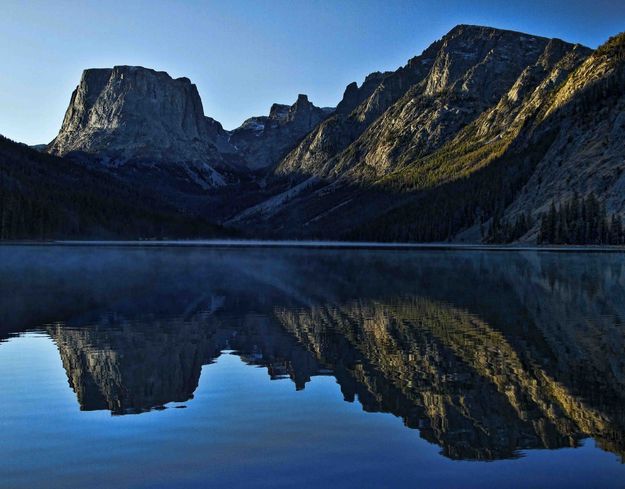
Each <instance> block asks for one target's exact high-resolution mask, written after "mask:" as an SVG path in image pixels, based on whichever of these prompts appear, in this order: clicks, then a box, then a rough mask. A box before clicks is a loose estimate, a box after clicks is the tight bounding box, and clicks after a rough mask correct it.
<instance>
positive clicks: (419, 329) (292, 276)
mask: <svg viewBox="0 0 625 489" xmlns="http://www.w3.org/2000/svg"><path fill="white" fill-rule="evenodd" d="M624 318H625V262H623V260H622V256H621V255H620V254H583V253H579V254H564V253H563V254H559V253H538V252H534V251H523V252H512V251H510V252H485V251H462V250H456V251H442V250H440V251H434V250H429V251H428V250H419V251H414V250H331V249H290V248H288V249H286V248H285V249H271V248H241V249H231V248H226V247H197V248H196V247H194V248H188V247H185V248H169V247H137V246H118V247H110V246H107V247H98V246H81V247H75V246H72V247H63V246H34V247H28V246H4V247H0V340H1V341H0V392H2V405H3V407H2V409H1V410H0V426H2V430H3V435H2V442H1V443H0V472H1V473H2V474H4V475H5V476H6V477H5V476H3V479H4V481H5V482H6V484H7V487H15V488H18V487H19V488H21V487H24V488H26V487H29V488H30V487H113V486H115V487H168V488H169V487H207V486H210V487H212V486H215V487H218V486H222V485H228V486H230V487H249V486H250V485H253V486H254V487H338V486H340V487H372V488H373V487H376V488H377V487H407V486H419V485H422V486H426V487H427V486H428V484H429V485H431V486H434V487H476V488H477V487H546V486H549V487H589V486H595V487H621V486H620V485H619V484H620V481H622V480H623V476H624V475H625V469H624V465H623V464H622V461H623V456H624V455H625V410H624V409H623V406H625V356H624V355H623V353H624V352H625V325H624V323H623V320H624ZM487 462H488V463H487ZM3 484H4V482H3Z"/></svg>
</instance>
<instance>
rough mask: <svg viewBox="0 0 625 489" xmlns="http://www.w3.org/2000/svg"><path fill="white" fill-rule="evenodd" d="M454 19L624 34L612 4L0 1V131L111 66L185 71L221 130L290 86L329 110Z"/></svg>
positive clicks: (56, 106) (56, 122)
mask: <svg viewBox="0 0 625 489" xmlns="http://www.w3.org/2000/svg"><path fill="white" fill-rule="evenodd" d="M457 24H479V25H488V26H492V27H498V28H502V29H513V30H517V31H522V32H527V33H530V34H535V35H542V36H547V37H558V38H561V39H564V40H566V41H570V42H579V43H581V44H585V45H586V46H590V47H593V48H594V47H597V46H598V45H599V44H601V43H602V42H604V41H605V40H606V39H607V38H609V37H610V36H612V35H614V34H617V33H618V32H620V31H623V30H625V0H543V1H537V0H526V1H516V0H498V1H494V0H490V1H487V0H473V1H460V0H431V1H420V0H412V1H408V0H353V1H350V0H308V1H304V0H247V1H245V0H221V1H210V0H206V1H192V0H186V1H183V0H168V1H158V0H150V1H134V0H125V1H115V0H109V1H90V0H82V1H78V0H76V1H66V0H47V1H44V0H40V1H34V0H32V1H28V0H0V63H1V65H2V70H1V71H0V134H3V135H4V136H7V137H9V138H11V139H14V140H17V141H20V142H24V143H27V144H40V143H47V142H49V141H51V140H52V139H53V138H54V137H55V136H56V134H57V132H58V130H59V128H60V125H61V122H62V120H63V115H64V113H65V110H66V109H67V105H68V103H69V99H70V96H71V93H72V91H73V90H74V88H75V87H76V85H77V84H78V81H79V80H80V75H81V72H82V70H83V69H86V68H95V67H99V68H101V67H111V66H114V65H140V66H145V67H148V68H154V69H157V70H162V71H167V72H168V73H169V74H170V75H171V76H172V77H174V78H177V77H180V76H186V77H188V78H190V79H191V81H192V82H193V83H195V84H196V85H197V87H198V90H199V92H200V96H201V97H202V102H203V104H204V112H205V114H206V115H208V116H210V117H213V118H215V119H217V120H218V121H220V122H221V123H222V124H223V126H224V127H225V128H226V129H233V128H235V127H237V126H239V125H240V124H241V122H243V120H245V119H246V118H248V117H250V116H253V115H264V114H267V113H268V112H269V107H270V106H271V104H272V103H274V102H277V103H285V104H286V103H288V104H292V103H293V102H294V101H295V99H296V98H297V95H298V94H299V93H305V94H307V95H308V96H309V99H310V100H311V102H313V103H314V104H315V105H318V106H334V105H336V104H337V103H338V102H339V100H340V99H341V96H342V94H343V91H344V90H345V87H346V86H347V85H348V84H349V83H350V82H352V81H356V82H358V83H359V84H360V83H362V81H363V79H364V77H365V76H366V75H367V74H368V73H371V72H373V71H384V70H395V69H397V68H398V67H399V66H401V65H403V64H405V63H406V61H407V60H408V59H409V58H411V57H413V56H415V55H417V54H420V53H421V52H422V51H423V50H424V49H425V48H426V47H427V46H428V45H429V44H431V43H432V42H433V41H435V40H437V39H439V38H441V37H442V36H443V35H444V34H445V33H446V32H448V31H449V30H450V29H451V28H452V27H453V26H455V25H457Z"/></svg>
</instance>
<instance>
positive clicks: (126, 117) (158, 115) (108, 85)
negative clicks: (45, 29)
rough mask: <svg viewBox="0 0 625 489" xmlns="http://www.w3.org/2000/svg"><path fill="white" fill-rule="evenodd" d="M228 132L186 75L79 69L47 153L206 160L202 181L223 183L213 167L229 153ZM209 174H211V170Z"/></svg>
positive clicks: (113, 160)
mask: <svg viewBox="0 0 625 489" xmlns="http://www.w3.org/2000/svg"><path fill="white" fill-rule="evenodd" d="M227 139H228V138H227V134H226V132H225V131H224V130H223V128H222V127H221V124H219V123H218V122H217V121H215V120H213V119H210V118H208V117H205V116H204V111H203V108H202V101H201V100H200V96H199V94H198V91H197V88H196V87H195V85H193V84H192V83H191V82H190V81H189V79H188V78H178V79H172V78H171V77H170V76H169V75H168V74H167V73H164V72H158V71H154V70H150V69H146V68H142V67H137V66H116V67H114V68H106V69H90V70H85V71H84V72H83V75H82V78H81V80H80V83H79V85H78V87H77V88H76V90H75V91H74V93H73V94H72V98H71V101H70V104H69V107H68V109H67V112H66V114H65V118H64V120H63V125H62V126H61V130H60V131H59V134H58V136H57V137H56V138H55V139H54V140H53V141H52V142H51V143H50V145H49V149H48V150H49V152H51V153H53V154H57V155H61V156H63V155H67V154H70V153H85V154H88V155H94V156H96V157H97V158H98V159H99V160H100V161H101V162H103V163H105V164H107V165H110V166H119V165H124V164H126V163H128V162H141V163H147V164H162V163H166V164H173V163H179V164H181V163H193V164H195V165H196V166H200V167H201V166H202V165H204V170H205V172H204V173H205V175H206V178H205V180H206V183H207V184H213V185H219V184H223V178H222V176H221V175H220V174H219V173H218V172H216V171H215V169H216V168H220V167H224V166H225V164H224V157H223V154H222V153H231V152H232V151H233V148H232V147H231V145H230V144H229V143H228V140H227ZM211 173H212V175H211Z"/></svg>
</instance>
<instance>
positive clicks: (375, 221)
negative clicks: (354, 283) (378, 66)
mask: <svg viewBox="0 0 625 489" xmlns="http://www.w3.org/2000/svg"><path fill="white" fill-rule="evenodd" d="M624 143H625V34H621V35H618V36H616V37H614V38H611V39H610V40H609V41H608V42H607V43H606V44H604V45H603V46H601V47H600V48H598V49H597V50H595V51H593V50H591V49H589V48H586V47H584V46H581V45H579V44H569V43H567V42H564V41H561V40H558V39H546V38H542V37H538V36H532V35H529V34H522V33H518V32H512V31H505V30H499V29H493V28H489V27H479V26H469V25H459V26H457V27H455V28H454V29H452V30H451V31H450V32H449V33H448V34H446V35H445V36H444V37H443V38H442V39H440V40H438V41H436V42H434V43H433V44H432V45H431V46H430V47H428V48H427V49H426V50H425V51H424V52H423V53H422V54H421V55H419V56H416V57H414V58H412V59H411V60H409V61H408V63H407V64H406V65H405V66H403V67H401V68H399V69H397V70H396V71H393V72H384V73H381V72H376V73H372V74H370V75H368V76H367V77H366V78H365V80H364V81H363V83H362V84H361V85H357V84H356V83H351V84H350V85H348V86H347V87H346V89H345V93H344V95H343V98H342V100H341V101H340V102H339V104H338V105H337V107H336V108H320V107H316V106H315V105H313V104H312V103H311V102H309V100H308V97H306V96H305V95H300V96H299V97H298V99H297V101H296V102H295V103H294V104H293V105H292V106H288V105H279V104H274V105H273V106H272V107H271V109H270V111H269V115H268V116H257V117H252V118H250V119H248V120H246V121H245V122H244V123H243V125H242V126H241V127H239V128H237V129H235V130H233V131H226V130H224V129H223V127H222V126H221V124H219V122H217V121H215V120H213V119H211V118H209V117H206V116H205V115H204V111H203V108H202V102H201V100H200V97H199V94H198V92H197V89H196V87H195V85H193V84H192V83H191V82H190V80H188V79H187V78H178V79H172V78H171V77H170V76H169V75H168V74H167V73H164V72H157V71H154V70H150V69H146V68H142V67H130V66H116V67H114V68H111V69H89V70H85V72H84V73H83V76H82V78H81V80H80V83H79V85H78V87H77V88H76V90H75V91H74V93H73V94H72V97H71V101H70V105H69V107H68V109H67V112H66V115H65V118H64V121H63V124H62V127H61V129H60V131H59V134H58V136H57V137H56V138H55V139H54V140H53V141H52V142H51V143H50V144H49V145H47V146H46V147H45V148H41V147H38V148H35V149H27V148H26V147H24V146H22V145H17V144H16V143H12V142H10V141H8V140H5V139H3V140H2V141H1V144H0V176H1V180H0V203H2V213H1V215H0V238H2V239H16V238H54V237H113V236H124V237H135V238H148V237H161V236H168V237H199V236H203V237H209V236H214V235H217V234H220V235H223V234H228V233H236V234H238V235H240V236H249V237H272V238H323V239H367V240H381V241H443V240H450V241H464V242H513V241H525V242H535V241H539V242H562V243H566V242H580V241H585V242H593V243H594V242H596V243H611V244H620V243H621V242H622V241H623V229H622V228H623V227H622V225H621V217H622V216H623V214H624V213H625V197H624V195H625V193H624V192H623V190H625V175H623V169H624V167H625V144H624ZM44 153H49V154H51V155H54V157H53V156H49V155H46V154H44ZM78 194H81V195H88V197H78ZM85 199H86V200H87V201H88V202H89V203H88V204H87V203H86V201H85ZM573 230H574V231H573Z"/></svg>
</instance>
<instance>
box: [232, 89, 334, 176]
mask: <svg viewBox="0 0 625 489" xmlns="http://www.w3.org/2000/svg"><path fill="white" fill-rule="evenodd" d="M332 111H333V109H331V108H320V107H316V106H315V105H313V104H312V103H311V102H309V101H308V97H307V96H306V95H301V94H300V95H299V96H298V97H297V100H296V102H295V103H294V104H293V105H291V106H288V105H281V104H273V105H272V106H271V110H270V111H269V115H268V116H259V117H251V118H249V119H247V120H246V121H245V122H244V123H243V124H242V125H241V126H240V127H238V128H237V129H235V130H234V131H232V132H231V135H230V143H231V144H233V145H234V146H235V148H236V150H237V152H238V153H239V154H240V155H241V156H242V157H243V159H244V160H245V162H246V165H247V166H248V168H250V169H252V170H258V169H262V168H267V167H270V166H272V165H275V164H276V163H277V162H278V161H280V160H281V159H282V158H283V157H284V156H285V155H286V154H287V153H288V152H289V151H290V150H291V149H293V147H294V146H295V145H296V144H297V143H298V142H299V140H300V139H302V138H303V137H304V136H305V135H306V134H308V133H309V132H310V131H311V130H312V129H314V128H315V127H316V126H317V125H318V124H319V123H320V122H321V121H322V120H324V119H325V118H326V117H328V116H329V115H330V114H331V113H332Z"/></svg>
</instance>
